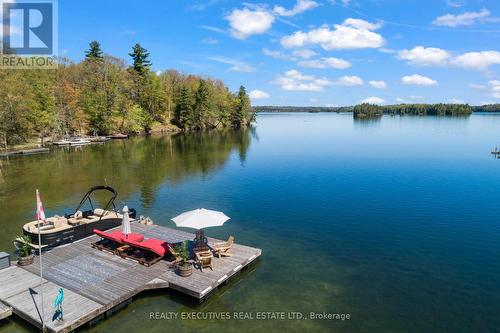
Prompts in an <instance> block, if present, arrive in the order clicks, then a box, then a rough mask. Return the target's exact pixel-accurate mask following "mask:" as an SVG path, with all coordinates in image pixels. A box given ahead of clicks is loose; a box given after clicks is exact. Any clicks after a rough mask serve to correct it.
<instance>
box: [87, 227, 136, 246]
mask: <svg viewBox="0 0 500 333" xmlns="http://www.w3.org/2000/svg"><path fill="white" fill-rule="evenodd" d="M93 231H94V233H95V234H96V235H99V236H101V237H102V238H106V239H109V240H112V241H114V242H117V243H120V244H123V241H124V240H125V239H127V240H133V241H136V242H142V241H143V240H144V236H143V235H141V234H135V233H131V234H128V235H124V234H123V233H122V232H121V231H120V230H115V231H113V232H104V231H101V230H98V229H94V230H93Z"/></svg>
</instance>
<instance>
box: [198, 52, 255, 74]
mask: <svg viewBox="0 0 500 333" xmlns="http://www.w3.org/2000/svg"><path fill="white" fill-rule="evenodd" d="M207 59H208V60H212V61H216V62H219V63H221V64H227V65H231V67H230V68H229V70H231V71H234V72H244V73H249V72H254V71H255V68H254V67H252V66H251V65H249V64H247V63H246V62H243V61H239V60H234V59H232V58H227V57H221V56H214V57H208V58H207Z"/></svg>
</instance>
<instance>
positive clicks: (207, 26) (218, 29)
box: [200, 25, 226, 34]
mask: <svg viewBox="0 0 500 333" xmlns="http://www.w3.org/2000/svg"><path fill="white" fill-rule="evenodd" d="M200 28H202V29H205V30H208V31H213V32H217V33H219V34H225V33H226V31H225V30H224V29H220V28H216V27H212V26H210V25H200Z"/></svg>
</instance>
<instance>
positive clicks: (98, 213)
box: [94, 208, 109, 217]
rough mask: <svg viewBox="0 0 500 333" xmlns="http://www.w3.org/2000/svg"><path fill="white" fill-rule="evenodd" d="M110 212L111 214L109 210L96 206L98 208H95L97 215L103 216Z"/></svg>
mask: <svg viewBox="0 0 500 333" xmlns="http://www.w3.org/2000/svg"><path fill="white" fill-rule="evenodd" d="M108 214H109V210H104V209H102V208H96V209H94V215H95V216H99V217H100V216H101V215H102V216H106V215H108Z"/></svg>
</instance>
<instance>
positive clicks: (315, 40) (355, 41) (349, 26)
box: [280, 18, 385, 51]
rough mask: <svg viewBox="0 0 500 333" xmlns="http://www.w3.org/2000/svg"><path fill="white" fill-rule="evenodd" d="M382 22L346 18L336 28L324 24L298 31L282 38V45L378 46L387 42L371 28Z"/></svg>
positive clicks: (354, 47)
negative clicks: (308, 29) (307, 30)
mask: <svg viewBox="0 0 500 333" xmlns="http://www.w3.org/2000/svg"><path fill="white" fill-rule="evenodd" d="M379 27H380V24H376V23H370V22H367V21H364V20H360V19H352V18H348V19H346V20H345V21H344V22H343V23H342V24H335V25H334V29H333V30H332V29H330V27H328V26H323V27H321V28H318V29H313V30H311V31H309V32H302V31H296V32H294V33H293V34H291V35H288V36H284V37H282V38H281V40H280V42H281V45H283V46H284V47H287V48H291V47H302V46H304V45H309V44H319V45H320V46H321V47H322V48H323V49H325V50H327V51H329V50H339V49H360V48H378V47H381V46H383V45H384V44H385V40H384V38H383V37H382V36H381V35H379V34H378V33H376V32H373V31H371V30H375V29H378V28H379Z"/></svg>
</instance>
